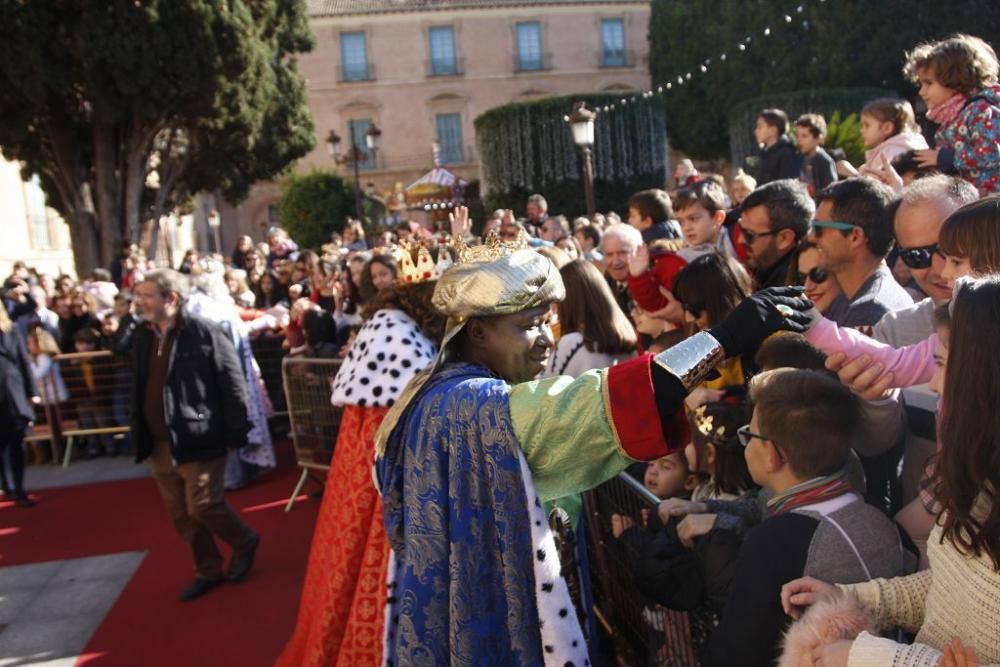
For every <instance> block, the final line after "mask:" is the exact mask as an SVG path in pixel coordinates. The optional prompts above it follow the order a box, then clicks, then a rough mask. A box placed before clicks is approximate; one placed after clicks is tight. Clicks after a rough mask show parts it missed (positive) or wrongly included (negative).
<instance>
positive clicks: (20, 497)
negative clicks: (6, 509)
mask: <svg viewBox="0 0 1000 667" xmlns="http://www.w3.org/2000/svg"><path fill="white" fill-rule="evenodd" d="M14 504H15V505H17V506H18V507H34V506H35V505H37V504H38V503H36V502H35V501H34V500H32V499H31V498H29V497H28V496H27V494H24V493H20V494H16V495H15V496H14Z"/></svg>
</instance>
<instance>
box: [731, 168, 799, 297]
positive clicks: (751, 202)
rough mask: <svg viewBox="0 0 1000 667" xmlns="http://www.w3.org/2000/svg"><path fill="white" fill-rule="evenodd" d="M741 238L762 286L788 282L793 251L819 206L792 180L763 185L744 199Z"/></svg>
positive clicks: (741, 214) (759, 286)
mask: <svg viewBox="0 0 1000 667" xmlns="http://www.w3.org/2000/svg"><path fill="white" fill-rule="evenodd" d="M740 211H741V213H740V223H739V235H738V236H739V238H740V241H741V242H742V244H743V247H744V249H745V250H746V258H747V259H746V261H747V265H748V266H749V268H750V269H751V270H752V271H753V273H754V278H755V280H756V283H757V288H758V289H763V288H765V287H778V286H780V285H784V284H785V278H786V277H787V275H788V265H789V263H790V262H791V261H792V257H793V256H794V255H793V251H794V250H795V248H796V247H798V244H799V241H801V240H802V239H803V238H804V237H805V235H806V233H808V231H809V221H810V220H812V218H813V213H814V212H815V211H816V206H815V204H813V201H812V198H811V197H810V196H809V191H808V190H807V189H806V186H805V185H804V184H803V183H801V182H799V181H797V180H792V179H785V180H780V181H772V182H770V183H768V184H767V185H762V186H760V187H759V188H757V189H756V190H754V191H753V192H751V193H750V194H749V195H747V197H746V199H744V200H743V204H742V206H741V209H740Z"/></svg>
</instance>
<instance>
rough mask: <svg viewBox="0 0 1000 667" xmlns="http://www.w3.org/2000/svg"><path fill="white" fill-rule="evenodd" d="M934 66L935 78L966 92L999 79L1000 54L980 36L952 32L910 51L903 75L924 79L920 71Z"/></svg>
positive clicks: (911, 79)
mask: <svg viewBox="0 0 1000 667" xmlns="http://www.w3.org/2000/svg"><path fill="white" fill-rule="evenodd" d="M927 68H930V69H931V70H932V71H933V72H934V79H935V81H937V82H938V83H939V84H941V85H942V86H944V87H945V88H952V89H954V90H957V91H958V92H960V93H965V94H966V95H968V94H970V93H972V92H974V91H976V90H978V89H979V88H982V87H984V86H990V85H993V84H995V83H996V82H997V69H998V64H997V54H996V52H995V51H994V50H993V47H991V46H990V45H989V44H987V43H986V42H984V41H983V40H981V39H980V38H978V37H973V36H971V35H963V34H961V33H959V34H955V35H951V36H950V37H948V38H947V39H944V40H942V41H940V42H932V43H926V44H921V45H919V46H918V47H917V48H915V49H913V51H911V52H910V53H908V54H906V65H905V66H904V67H903V75H904V76H905V77H906V78H907V79H909V80H910V81H912V82H913V83H918V82H919V81H920V72H921V71H923V70H925V69H927Z"/></svg>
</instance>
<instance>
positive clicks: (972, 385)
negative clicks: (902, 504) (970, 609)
mask: <svg viewBox="0 0 1000 667" xmlns="http://www.w3.org/2000/svg"><path fill="white" fill-rule="evenodd" d="M951 318H952V323H953V326H952V327H951V330H950V332H949V334H948V341H949V342H948V367H947V369H946V370H945V377H944V393H943V396H942V399H943V402H944V405H946V406H947V410H946V411H944V413H943V415H942V423H941V427H940V433H941V444H942V447H941V455H940V457H939V459H938V463H937V466H936V469H935V482H934V487H935V496H936V499H937V500H938V501H939V502H940V503H941V506H942V507H943V511H942V512H941V514H940V515H939V516H938V522H939V524H940V525H941V526H942V540H945V539H947V540H948V541H949V542H951V543H952V545H954V547H955V548H956V549H958V551H960V552H961V553H963V554H966V555H969V556H980V555H981V554H983V553H985V554H986V555H987V556H989V558H990V560H992V561H993V568H994V570H997V571H1000V502H997V495H996V494H997V493H998V492H1000V447H998V446H997V433H1000V410H998V409H997V400H998V399H997V397H998V396H1000V356H998V355H997V354H996V350H995V347H996V341H997V340H1000V275H998V274H996V273H994V274H990V275H986V276H982V277H979V278H975V279H971V280H965V281H962V283H960V284H959V286H958V288H957V289H956V292H955V298H954V299H953V301H952V311H951Z"/></svg>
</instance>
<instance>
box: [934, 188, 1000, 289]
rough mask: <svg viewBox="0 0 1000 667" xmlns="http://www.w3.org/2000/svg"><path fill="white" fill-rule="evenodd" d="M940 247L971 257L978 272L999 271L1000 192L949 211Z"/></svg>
mask: <svg viewBox="0 0 1000 667" xmlns="http://www.w3.org/2000/svg"><path fill="white" fill-rule="evenodd" d="M938 247H939V248H941V251H942V252H944V253H947V254H949V255H954V256H956V257H968V258H969V264H970V265H971V266H972V270H973V271H976V272H977V273H992V272H997V271H1000V195H988V196H986V197H983V198H982V199H980V200H979V201H974V202H972V203H971V204H966V205H965V206H963V207H962V208H960V209H958V210H957V211H955V212H954V213H952V214H951V215H949V216H948V219H947V220H945V221H944V226H942V227H941V235H940V237H939V239H938Z"/></svg>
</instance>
